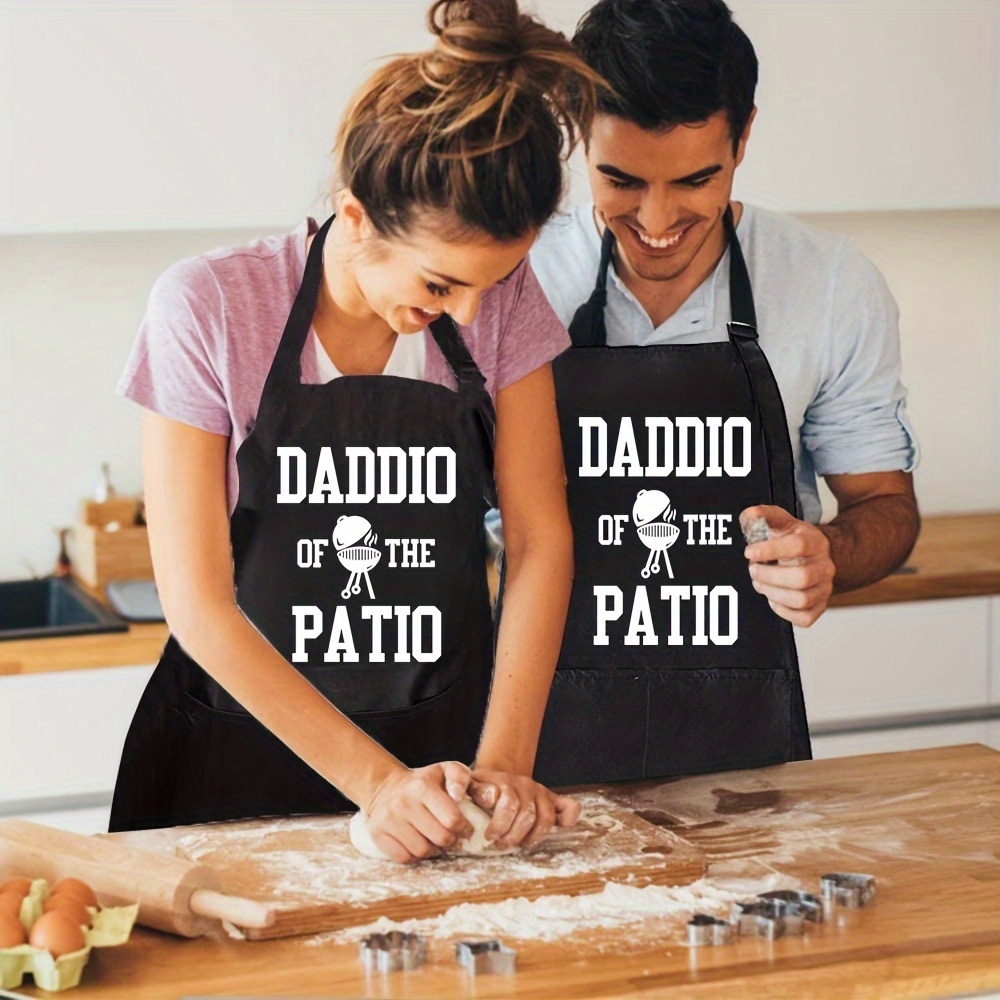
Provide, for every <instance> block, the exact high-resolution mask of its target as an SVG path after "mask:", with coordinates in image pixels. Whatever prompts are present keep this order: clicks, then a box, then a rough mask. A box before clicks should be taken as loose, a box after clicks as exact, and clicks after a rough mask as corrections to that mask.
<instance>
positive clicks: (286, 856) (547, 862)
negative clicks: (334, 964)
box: [102, 793, 705, 940]
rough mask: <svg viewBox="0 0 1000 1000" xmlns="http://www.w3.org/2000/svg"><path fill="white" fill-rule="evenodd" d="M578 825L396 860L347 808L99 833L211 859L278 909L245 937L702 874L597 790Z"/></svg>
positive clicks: (683, 852)
mask: <svg viewBox="0 0 1000 1000" xmlns="http://www.w3.org/2000/svg"><path fill="white" fill-rule="evenodd" d="M579 799H580V802H581V805H582V806H583V815H582V818H581V820H580V822H579V823H578V824H577V826H576V827H574V828H573V829H572V830H565V831H563V830H560V831H557V832H556V833H554V834H552V836H550V837H549V839H548V840H546V841H545V842H544V843H543V844H542V845H541V846H540V847H539V848H538V849H536V850H535V851H533V852H532V853H531V854H526V855H506V856H503V857H493V858H438V859H434V860H432V861H426V862H422V863H421V864H417V865H406V866H404V865H397V864H393V863H392V862H387V861H374V860H372V859H370V858H365V857H362V856H361V855H359V854H358V853H357V851H355V850H354V848H353V847H352V846H351V844H350V841H349V840H348V834H347V824H348V819H349V817H346V816H301V817H293V818H289V819H265V820H248V821H242V822H233V823H213V824H207V825H204V826H184V827H174V828H171V829H166V830H140V831H133V832H129V833H116V834H103V835H102V836H105V837H110V838H111V839H113V840H117V841H120V842H123V843H127V844H131V845H132V846H134V847H140V848H144V849H146V850H156V851H164V852H167V853H170V854H174V855H176V856H179V857H182V858H185V859H187V860H190V861H197V862H198V863H199V864H203V865H207V866H208V867H210V868H212V869H213V870H214V871H215V872H216V874H217V875H218V876H219V879H220V882H221V888H222V891H223V892H227V893H232V894H236V895H240V896H246V897H249V898H252V899H256V900H259V901H261V902H263V903H266V904H267V905H269V906H270V907H272V908H273V909H274V913H275V921H274V923H273V924H272V925H271V926H270V927H268V928H266V929H264V930H252V929H241V930H242V932H243V933H244V935H245V936H246V937H247V938H249V939H251V940H261V939H264V938H276V937H290V936H293V935H296V934H313V933H316V932H318V931H329V930H339V929H341V928H344V927H353V926H358V925H363V924H368V923H371V922H372V921H374V920H377V919H378V918H379V917H388V918H390V919H391V920H407V919H410V918H414V917H418V918H420V917H433V916H438V915H440V914H442V913H444V912H445V911H446V910H447V909H449V908H450V907H452V906H455V905H457V904H460V903H488V902H499V901H502V900H505V899H510V898H515V897H518V896H523V897H526V898H527V899H536V898H538V897H539V896H546V895H552V894H556V893H565V894H568V895H581V894H584V893H589V892H600V891H601V890H602V889H603V888H604V886H605V884H606V883H608V882H629V883H630V884H631V885H636V886H643V885H654V884H655V885H687V884H689V883H691V882H694V881H696V880H697V879H699V878H701V877H702V876H703V875H704V874H705V856H704V853H703V852H702V850H701V849H700V848H697V847H695V846H694V845H693V844H690V843H689V842H688V841H686V840H684V839H683V838H682V837H680V836H678V835H677V834H676V833H674V832H673V831H671V830H669V829H664V828H663V827H660V826H656V825H654V824H652V823H649V822H647V821H646V820H644V819H641V818H640V817H638V816H636V815H635V814H634V813H633V812H632V810H630V809H628V808H626V807H624V806H622V805H620V804H618V803H615V802H613V801H612V800H611V799H608V798H605V797H604V796H602V795H599V794H595V793H588V794H585V795H581V796H579Z"/></svg>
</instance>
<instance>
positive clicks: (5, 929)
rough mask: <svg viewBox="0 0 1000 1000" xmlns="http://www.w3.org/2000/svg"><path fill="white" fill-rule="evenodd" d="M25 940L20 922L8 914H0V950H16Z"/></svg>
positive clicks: (25, 936)
mask: <svg viewBox="0 0 1000 1000" xmlns="http://www.w3.org/2000/svg"><path fill="white" fill-rule="evenodd" d="M27 940H28V938H27V935H26V934H25V933H24V928H23V927H22V926H21V921H20V920H18V919H17V917H12V916H11V915H10V914H9V913H0V948H16V947H17V946H18V945H19V944H24V943H25V941H27Z"/></svg>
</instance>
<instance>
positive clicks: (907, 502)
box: [819, 495, 920, 593]
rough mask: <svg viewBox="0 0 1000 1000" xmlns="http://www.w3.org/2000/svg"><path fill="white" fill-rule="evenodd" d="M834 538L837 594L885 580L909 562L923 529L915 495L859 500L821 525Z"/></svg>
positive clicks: (831, 550) (831, 541)
mask: <svg viewBox="0 0 1000 1000" xmlns="http://www.w3.org/2000/svg"><path fill="white" fill-rule="evenodd" d="M819 527H820V530H821V531H822V532H823V533H824V534H825V535H826V536H827V538H828V539H829V541H830V557H831V559H832V560H833V564H834V566H835V567H836V570H837V572H836V576H835V577H834V579H833V590H834V593H842V592H843V591H845V590H856V589H857V588H858V587H865V586H867V585H868V584H870V583H874V582H875V581H876V580H881V579H882V577H884V576H887V575H888V574H889V573H891V572H892V571H893V570H895V569H898V568H899V567H900V566H902V565H903V563H904V562H905V561H906V558H907V556H909V554H910V552H911V551H912V550H913V545H914V543H915V542H916V540H917V534H918V533H919V531H920V514H919V512H918V510H917V502H916V500H915V499H914V498H913V497H909V496H901V495H893V496H878V497H871V498H869V499H865V500H859V501H857V502H856V503H853V504H851V506H849V507H847V508H846V509H844V510H842V511H841V512H840V513H839V514H838V515H837V516H836V517H835V518H834V519H833V520H832V521H830V523H829V524H822V525H820V526H819Z"/></svg>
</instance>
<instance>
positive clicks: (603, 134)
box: [531, 0, 919, 784]
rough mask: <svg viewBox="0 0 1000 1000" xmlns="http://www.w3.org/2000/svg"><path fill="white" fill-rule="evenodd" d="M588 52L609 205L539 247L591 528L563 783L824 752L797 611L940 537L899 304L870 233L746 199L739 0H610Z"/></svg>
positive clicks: (577, 614) (569, 635) (592, 142)
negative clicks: (918, 435)
mask: <svg viewBox="0 0 1000 1000" xmlns="http://www.w3.org/2000/svg"><path fill="white" fill-rule="evenodd" d="M574 43H575V45H576V47H577V49H578V51H579V52H580V53H581V55H582V56H583V57H584V59H585V60H586V61H587V62H588V63H589V64H590V66H592V67H593V68H594V69H595V70H597V72H599V73H600V74H601V75H602V76H604V78H605V79H606V80H607V81H608V83H609V84H610V85H611V88H612V92H611V93H609V94H606V95H605V96H604V97H603V99H602V105H601V108H600V113H599V114H598V116H597V118H596V120H595V122H594V125H593V128H592V130H591V131H590V134H589V135H587V136H586V137H585V148H586V158H587V170H588V175H589V179H590V184H591V191H592V195H593V204H591V205H585V206H583V207H582V208H580V209H579V210H577V211H576V212H574V213H573V214H572V215H569V216H565V217H562V218H559V219H557V220H556V221H554V222H553V223H551V224H550V225H549V226H548V227H547V228H546V230H545V231H544V232H543V234H542V236H541V237H540V239H539V241H538V243H537V244H536V246H535V249H534V250H533V251H532V257H531V263H532V266H533V268H534V270H535V272H536V273H537V275H538V278H539V280H540V281H541V283H542V286H543V288H544V289H545V291H546V294H547V295H548V297H549V299H550V301H551V302H552V304H553V306H554V307H555V309H556V311H557V312H558V313H559V314H560V316H561V318H562V319H563V321H564V322H565V323H566V324H567V325H568V326H569V327H570V332H571V334H572V336H573V341H574V346H573V347H572V348H570V349H569V350H568V351H567V352H566V353H565V354H564V355H562V356H561V357H560V358H559V359H557V361H556V363H555V373H556V392H557V398H558V402H559V410H560V422H561V428H562V435H563V446H564V450H565V457H566V471H567V476H568V479H569V485H568V489H569V498H570V513H571V516H572V519H573V528H574V535H575V540H576V580H575V582H574V589H573V597H572V600H571V605H570V612H569V618H568V620H567V625H566V634H565V638H564V643H563V649H562V654H561V657H560V662H559V668H558V670H557V672H556V678H555V681H554V684H553V688H552V695H551V698H550V702H549V706H548V710H547V715H546V721H545V724H544V726H543V731H542V738H541V744H540V747H539V754H538V763H537V766H536V772H535V774H536V777H537V778H538V780H540V781H543V782H546V783H551V784H574V783H582V782H590V781H616V780H625V779H636V778H643V777H656V776H663V775H668V774H680V773H691V772H697V771H708V770H719V769H725V768H737V767H758V766H764V765H768V764H775V763H781V762H783V761H787V760H797V759H805V758H808V757H809V756H810V748H809V733H808V726H807V722H806V717H805V708H804V704H803V698H802V690H801V683H800V679H799V672H798V664H797V659H796V654H795V644H794V638H793V635H792V627H791V626H792V624H794V625H799V626H808V625H811V624H812V623H813V622H815V621H816V619H817V618H819V616H820V615H821V614H822V613H823V611H824V610H825V608H826V605H827V601H828V599H829V597H830V594H831V593H832V592H834V591H844V590H850V589H853V588H856V587H861V586H864V585H866V584H869V583H872V582H873V581H875V580H878V579H880V578H881V577H883V576H885V575H886V574H887V573H890V572H891V571H892V570H893V569H895V568H896V567H898V566H899V565H900V564H901V563H902V562H903V561H904V560H905V559H906V556H907V555H908V554H909V552H910V550H911V549H912V547H913V543H914V541H915V540H916V536H917V532H918V528H919V517H918V513H917V505H916V501H915V498H914V494H913V484H912V478H911V475H910V473H911V470H912V469H913V467H914V465H915V463H916V458H917V445H916V442H915V439H914V437H913V434H912V432H911V430H910V428H909V425H908V423H907V420H906V417H905V413H904V399H905V390H904V389H903V387H902V385H901V384H900V381H899V372H900V359H899V344H898V329H897V318H898V317H897V310H896V307H895V304H894V302H893V300H892V297H891V295H890V293H889V291H888V289H887V288H886V285H885V283H884V281H883V279H882V277H881V275H880V274H879V273H878V271H877V270H876V269H875V267H874V266H873V265H872V264H871V263H870V262H869V261H868V260H867V259H866V258H865V257H864V256H863V255H862V254H861V253H860V252H859V251H858V250H857V249H855V248H854V246H853V245H852V244H851V243H850V242H849V241H848V240H847V239H845V238H843V237H841V236H837V235H833V234H830V233H826V232H823V231H820V230H817V229H814V228H812V227H809V226H806V225H805V224H803V223H800V222H798V221H796V220H794V219H791V218H788V217H785V216H781V215H777V214H773V213H770V212H766V211H763V210H761V209H757V208H753V207H752V206H749V205H740V204H738V203H735V202H731V192H732V185H733V175H734V172H735V170H736V168H737V167H738V166H739V164H740V162H741V161H742V159H743V156H744V153H745V150H746V145H747V142H748V140H749V136H750V129H751V125H752V122H753V118H754V115H755V113H756V109H755V107H754V89H755V86H756V82H757V60H756V56H755V54H754V50H753V46H752V45H751V43H750V41H749V39H748V38H747V37H746V35H745V34H744V33H743V32H742V31H741V30H740V29H739V28H738V27H737V26H736V25H735V24H734V23H733V21H732V19H731V15H730V12H729V10H728V8H727V7H726V6H725V4H724V3H723V2H721V0H601V2H600V3H598V4H597V5H596V6H595V7H594V8H593V9H592V10H591V11H590V12H589V13H588V14H587V15H585V17H584V18H583V20H582V21H581V23H580V25H579V27H578V29H577V32H576V35H575V38H574ZM744 262H745V264H744ZM817 475H820V476H823V478H824V479H825V480H826V482H827V484H828V486H829V487H830V490H831V491H832V493H833V494H834V496H835V497H836V499H837V502H838V505H839V509H838V514H837V516H836V517H835V518H834V519H833V520H832V521H831V522H830V523H828V524H824V525H818V523H817V522H818V520H819V516H820V501H819V498H818V493H817V485H816V477H817ZM741 527H742V529H743V531H749V534H747V535H746V538H747V541H748V542H750V544H745V543H744V535H743V534H742V533H741ZM758 539H765V540H758Z"/></svg>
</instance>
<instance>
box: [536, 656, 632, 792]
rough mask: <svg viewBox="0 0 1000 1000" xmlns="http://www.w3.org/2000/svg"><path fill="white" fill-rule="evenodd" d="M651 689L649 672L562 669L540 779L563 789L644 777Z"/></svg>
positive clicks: (548, 714) (545, 729) (545, 731)
mask: <svg viewBox="0 0 1000 1000" xmlns="http://www.w3.org/2000/svg"><path fill="white" fill-rule="evenodd" d="M647 687H648V676H647V673H646V671H644V670H615V669H594V670H581V669H577V668H567V669H559V670H557V671H556V674H555V677H554V678H553V681H552V691H551V693H550V694H549V701H548V706H547V708H546V711H545V719H544V721H543V723H542V733H541V737H540V739H539V744H538V756H537V760H536V763H535V772H534V773H535V780H536V781H540V782H541V783H542V784H544V785H549V786H550V787H560V786H565V785H584V784H591V783H593V782H605V781H628V780H629V779H634V778H639V777H641V776H642V759H643V752H644V748H645V729H646V706H647Z"/></svg>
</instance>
